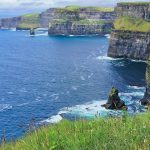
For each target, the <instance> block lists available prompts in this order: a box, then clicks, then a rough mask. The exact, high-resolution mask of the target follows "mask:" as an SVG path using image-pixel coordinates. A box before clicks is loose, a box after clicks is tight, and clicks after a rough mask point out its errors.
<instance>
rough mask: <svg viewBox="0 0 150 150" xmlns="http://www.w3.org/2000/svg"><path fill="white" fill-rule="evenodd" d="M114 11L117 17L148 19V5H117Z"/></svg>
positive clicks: (149, 8)
mask: <svg viewBox="0 0 150 150" xmlns="http://www.w3.org/2000/svg"><path fill="white" fill-rule="evenodd" d="M115 11H116V13H117V16H130V17H134V18H142V19H150V3H119V4H118V5H117V7H116V8H115Z"/></svg>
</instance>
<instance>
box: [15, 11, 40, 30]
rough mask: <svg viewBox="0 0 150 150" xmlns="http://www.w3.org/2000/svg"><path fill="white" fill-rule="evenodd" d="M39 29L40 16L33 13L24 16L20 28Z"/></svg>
mask: <svg viewBox="0 0 150 150" xmlns="http://www.w3.org/2000/svg"><path fill="white" fill-rule="evenodd" d="M37 27H39V14H37V13H32V14H26V15H24V16H22V21H21V23H20V24H19V26H18V28H29V29H30V28H37Z"/></svg>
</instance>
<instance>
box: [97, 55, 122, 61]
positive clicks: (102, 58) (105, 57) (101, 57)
mask: <svg viewBox="0 0 150 150" xmlns="http://www.w3.org/2000/svg"><path fill="white" fill-rule="evenodd" d="M97 59H98V60H109V61H112V60H123V59H124V58H112V57H108V56H98V57H97Z"/></svg>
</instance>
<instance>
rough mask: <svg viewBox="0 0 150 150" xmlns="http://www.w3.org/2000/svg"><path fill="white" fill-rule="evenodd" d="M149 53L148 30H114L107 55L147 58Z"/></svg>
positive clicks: (149, 38)
mask: <svg viewBox="0 0 150 150" xmlns="http://www.w3.org/2000/svg"><path fill="white" fill-rule="evenodd" d="M149 53H150V32H132V31H120V30H114V31H113V32H112V33H111V39H110V46H109V49H108V56H110V57H124V58H132V59H140V60H147V58H148V56H149Z"/></svg>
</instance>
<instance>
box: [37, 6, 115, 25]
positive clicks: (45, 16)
mask: <svg viewBox="0 0 150 150" xmlns="http://www.w3.org/2000/svg"><path fill="white" fill-rule="evenodd" d="M115 18H116V15H115V13H114V11H113V8H100V7H78V6H68V7H65V8H50V9H48V10H46V11H44V12H42V13H41V14H40V24H41V26H42V27H48V26H49V22H52V21H53V20H56V19H57V20H58V19H64V20H69V21H71V20H84V19H97V20H100V19H101V20H107V21H108V20H109V21H110V20H111V21H113V20H114V19H115Z"/></svg>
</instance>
